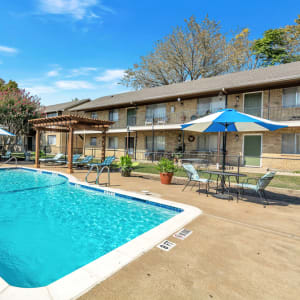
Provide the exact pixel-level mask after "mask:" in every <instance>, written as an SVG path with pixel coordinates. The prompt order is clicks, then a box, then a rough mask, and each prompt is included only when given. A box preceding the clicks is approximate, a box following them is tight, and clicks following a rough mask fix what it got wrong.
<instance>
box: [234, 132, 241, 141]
mask: <svg viewBox="0 0 300 300" xmlns="http://www.w3.org/2000/svg"><path fill="white" fill-rule="evenodd" d="M234 138H235V141H236V142H238V141H239V139H240V137H239V135H238V134H236V135H235V137H234Z"/></svg>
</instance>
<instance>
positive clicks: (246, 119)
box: [181, 109, 287, 171]
mask: <svg viewBox="0 0 300 300" xmlns="http://www.w3.org/2000/svg"><path fill="white" fill-rule="evenodd" d="M285 127H287V126H286V125H283V124H281V123H278V122H273V121H270V120H266V119H263V118H259V117H256V116H251V115H248V114H245V113H242V112H238V111H236V110H235V109H222V110H220V111H218V112H216V113H213V114H210V115H208V116H205V117H202V118H199V119H196V120H194V121H191V122H188V123H185V124H182V125H181V129H182V130H186V131H193V132H203V133H205V132H223V171H224V170H225V158H226V136H227V132H251V131H274V130H277V129H281V128H285Z"/></svg>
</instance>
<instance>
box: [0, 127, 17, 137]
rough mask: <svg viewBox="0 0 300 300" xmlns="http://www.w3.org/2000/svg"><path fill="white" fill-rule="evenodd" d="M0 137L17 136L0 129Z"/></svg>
mask: <svg viewBox="0 0 300 300" xmlns="http://www.w3.org/2000/svg"><path fill="white" fill-rule="evenodd" d="M0 136H15V135H14V134H13V133H10V132H8V131H6V130H4V129H2V128H0Z"/></svg>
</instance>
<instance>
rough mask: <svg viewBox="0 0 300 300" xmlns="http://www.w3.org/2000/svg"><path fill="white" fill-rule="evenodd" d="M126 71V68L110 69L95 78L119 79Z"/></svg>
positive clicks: (102, 80) (103, 79)
mask: <svg viewBox="0 0 300 300" xmlns="http://www.w3.org/2000/svg"><path fill="white" fill-rule="evenodd" d="M124 72H125V70H122V69H108V70H106V71H105V72H103V74H102V75H100V76H98V77H96V78H95V80H96V81H101V82H111V81H117V80H119V79H121V78H122V77H123V75H124Z"/></svg>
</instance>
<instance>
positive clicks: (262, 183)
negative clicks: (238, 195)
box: [237, 172, 276, 207]
mask: <svg viewBox="0 0 300 300" xmlns="http://www.w3.org/2000/svg"><path fill="white" fill-rule="evenodd" d="M275 174H276V172H268V173H266V174H265V175H264V176H262V177H258V178H257V177H255V178H252V177H249V178H247V180H246V182H243V183H239V184H237V187H239V188H242V190H243V192H244V191H245V189H249V190H252V191H254V192H256V193H257V194H258V196H259V198H260V201H261V203H262V204H264V207H266V203H267V204H269V201H268V199H267V197H266V194H265V189H266V187H267V186H268V185H269V183H270V182H271V180H272V179H273V178H274V177H275ZM251 180H252V181H254V184H251V183H249V182H250V181H251Z"/></svg>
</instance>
